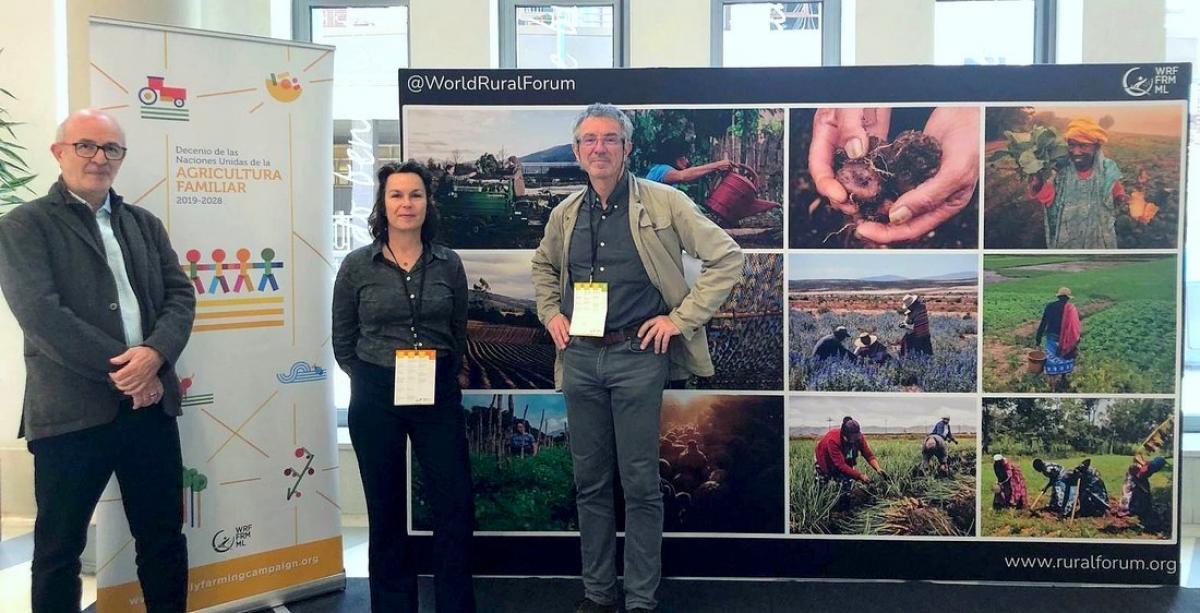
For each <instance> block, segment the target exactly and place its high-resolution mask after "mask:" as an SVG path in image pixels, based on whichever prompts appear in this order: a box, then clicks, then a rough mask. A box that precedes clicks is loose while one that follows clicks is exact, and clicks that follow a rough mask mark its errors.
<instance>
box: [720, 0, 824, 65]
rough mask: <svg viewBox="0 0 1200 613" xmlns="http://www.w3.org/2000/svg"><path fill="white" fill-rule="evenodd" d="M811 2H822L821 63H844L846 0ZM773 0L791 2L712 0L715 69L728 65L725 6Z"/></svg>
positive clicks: (812, 0) (766, 1)
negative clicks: (843, 35)
mask: <svg viewBox="0 0 1200 613" xmlns="http://www.w3.org/2000/svg"><path fill="white" fill-rule="evenodd" d="M801 1H803V0H801ZM808 1H809V2H820V3H821V66H841V65H842V0H808ZM769 2H777V3H778V4H787V2H782V1H780V0H712V13H711V15H712V27H711V32H712V36H711V38H710V44H709V47H710V49H711V50H712V59H711V64H712V66H713V67H714V68H724V67H725V66H724V61H725V37H724V32H725V7H726V6H730V5H734V4H766V3H769ZM731 68H732V66H731Z"/></svg>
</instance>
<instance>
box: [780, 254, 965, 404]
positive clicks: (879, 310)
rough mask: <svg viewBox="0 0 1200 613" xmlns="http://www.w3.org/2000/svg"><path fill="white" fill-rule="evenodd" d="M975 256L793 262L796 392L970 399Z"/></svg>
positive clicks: (803, 258) (804, 258) (802, 258)
mask: <svg viewBox="0 0 1200 613" xmlns="http://www.w3.org/2000/svg"><path fill="white" fill-rule="evenodd" d="M978 266H979V264H978V256H976V255H975V254H970V253H962V254H958V253H940V254H911V253H899V252H895V251H892V252H881V253H854V254H813V255H807V254H793V255H791V256H789V260H788V309H789V310H788V313H789V328H790V329H789V334H788V336H789V339H788V353H789V363H790V368H791V371H790V374H791V389H793V390H809V391H839V392H886V391H906V392H973V391H975V389H976V379H977V371H978V365H977V355H978V336H979V322H978V321H977V317H978V312H979V311H978V309H979V274H978Z"/></svg>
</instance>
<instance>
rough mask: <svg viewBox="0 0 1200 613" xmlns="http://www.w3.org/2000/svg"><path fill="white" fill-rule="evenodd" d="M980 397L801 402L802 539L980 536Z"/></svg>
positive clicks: (796, 527) (793, 410)
mask: <svg viewBox="0 0 1200 613" xmlns="http://www.w3.org/2000/svg"><path fill="white" fill-rule="evenodd" d="M977 407H978V405H977V404H976V400H975V399H974V398H938V399H936V400H930V399H928V398H924V399H916V398H855V399H854V402H852V403H851V402H846V400H845V399H844V398H832V397H813V396H808V397H794V398H791V399H790V400H789V403H788V415H787V417H788V438H789V441H790V443H789V449H790V451H789V454H790V455H789V469H788V470H789V472H790V479H791V499H790V501H789V503H790V504H789V508H790V519H789V523H790V531H791V532H792V533H793V534H862V535H890V536H975V456H976V451H975V436H976V432H977V431H978V408H977Z"/></svg>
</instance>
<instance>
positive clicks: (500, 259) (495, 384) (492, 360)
mask: <svg viewBox="0 0 1200 613" xmlns="http://www.w3.org/2000/svg"><path fill="white" fill-rule="evenodd" d="M461 255H462V259H463V267H464V268H465V269H466V273H467V287H468V292H467V293H468V298H467V359H466V363H465V364H464V365H463V371H462V373H461V374H459V376H458V381H459V383H460V384H462V386H463V389H496V390H505V389H522V390H529V389H545V390H551V389H554V343H553V342H552V341H551V340H550V335H549V334H548V333H547V332H546V329H545V328H544V327H543V326H542V323H541V322H540V321H538V318H537V307H536V303H535V302H534V296H533V284H532V283H531V282H530V267H529V260H530V258H531V257H532V255H533V254H532V252H529V251H507V252H487V253H483V252H472V251H466V252H462V254H461Z"/></svg>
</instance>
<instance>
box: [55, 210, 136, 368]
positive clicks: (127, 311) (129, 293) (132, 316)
mask: <svg viewBox="0 0 1200 613" xmlns="http://www.w3.org/2000/svg"><path fill="white" fill-rule="evenodd" d="M71 195H72V196H75V199H76V200H78V201H80V202H82V203H84V204H87V206H88V208H89V209H90V208H91V207H92V205H90V204H88V203H87V201H86V200H84V199H83V198H80V197H79V196H78V195H77V194H75V193H74V192H71ZM96 223H97V224H99V226H100V238H101V239H102V240H103V241H104V258H105V259H106V260H107V261H108V268H109V270H111V271H112V275H113V281H114V282H116V284H117V304H118V305H119V306H120V307H121V326H122V327H123V328H125V343H126V345H127V346H129V347H134V346H137V345H141V344H142V340H144V339H143V338H142V311H141V308H140V305H138V298H137V294H136V293H134V291H133V284H132V283H130V282H129V273H128V272H127V271H126V270H125V255H124V254H122V253H121V244H120V243H118V242H117V235H116V234H114V233H113V227H112V203H111V202H109V197H108V196H105V197H104V206H102V207H100V210H98V211H96Z"/></svg>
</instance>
